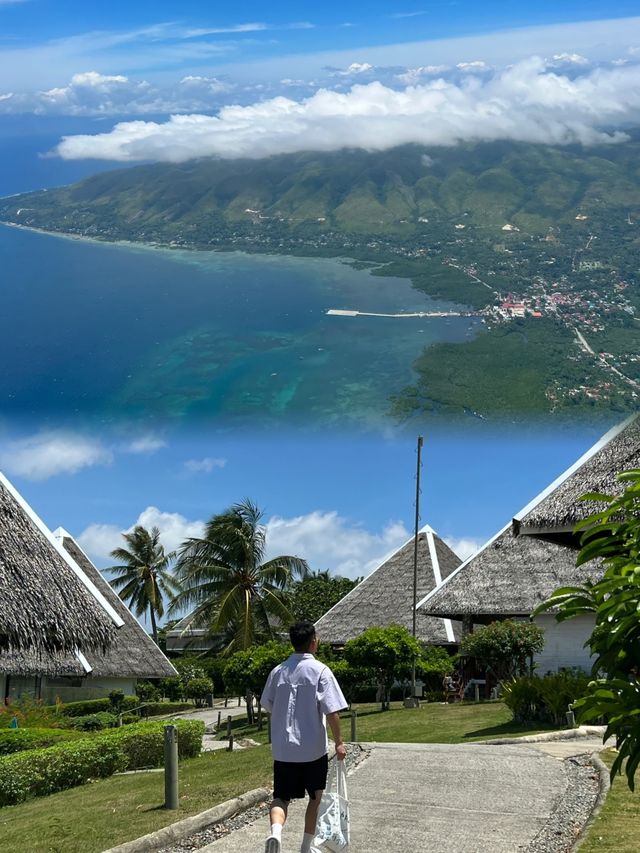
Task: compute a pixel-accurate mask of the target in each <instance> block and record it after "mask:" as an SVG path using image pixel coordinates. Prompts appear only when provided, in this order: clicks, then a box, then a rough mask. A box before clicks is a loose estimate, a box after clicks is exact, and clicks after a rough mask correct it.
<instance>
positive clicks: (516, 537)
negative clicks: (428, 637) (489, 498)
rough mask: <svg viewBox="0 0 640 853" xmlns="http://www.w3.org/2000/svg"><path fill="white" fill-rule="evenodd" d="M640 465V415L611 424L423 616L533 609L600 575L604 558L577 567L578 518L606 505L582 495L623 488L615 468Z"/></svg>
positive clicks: (426, 601) (431, 597)
mask: <svg viewBox="0 0 640 853" xmlns="http://www.w3.org/2000/svg"><path fill="white" fill-rule="evenodd" d="M634 467H636V468H637V467H640V420H639V419H638V417H637V416H634V417H632V418H629V419H627V420H626V421H625V422H624V423H622V424H620V425H619V426H617V427H615V428H614V429H612V430H610V431H609V432H608V433H607V434H606V435H605V436H603V438H601V439H600V441H598V442H597V443H596V444H595V445H594V446H593V447H592V448H591V449H590V450H588V451H587V453H585V454H584V455H583V456H581V457H580V458H579V459H578V460H577V461H576V462H575V463H574V464H573V465H572V466H571V467H570V468H568V469H567V471H565V472H564V473H563V474H562V475H561V476H560V477H558V478H557V479H556V480H554V481H553V483H551V485H550V486H548V487H547V488H546V489H544V491H542V492H541V493H540V494H539V495H538V496H537V497H536V498H534V500H532V501H531V502H530V503H529V504H527V506H525V507H524V509H523V510H521V511H520V512H519V513H517V514H516V515H515V516H514V518H513V519H512V521H511V522H509V524H507V525H506V527H504V528H503V529H502V530H501V531H500V532H499V533H498V534H496V536H494V537H493V538H492V539H490V540H489V542H487V543H486V545H484V546H483V547H482V548H481V549H480V550H479V551H477V552H476V553H475V554H474V555H473V556H471V557H470V558H469V559H468V560H466V561H465V562H464V563H462V565H460V566H459V568H458V569H457V570H456V571H454V572H452V573H451V575H450V576H449V577H448V578H447V579H446V580H445V581H444V583H443V584H442V586H441V587H440V588H438V589H436V590H433V591H432V592H430V593H428V594H427V595H425V596H424V598H423V599H422V600H421V601H420V602H419V604H418V612H419V613H421V614H422V615H423V618H429V617H433V616H435V615H437V616H447V617H449V618H451V619H458V620H460V619H464V618H465V617H473V619H472V621H473V622H478V623H481V622H489V621H492V620H493V619H496V618H504V617H516V616H529V615H530V614H531V612H532V611H533V610H534V609H535V607H536V606H537V605H538V604H539V603H540V602H541V601H543V600H545V599H546V598H548V597H549V596H550V595H551V593H552V592H553V591H554V590H556V589H557V588H558V587H560V586H573V585H579V584H581V583H584V581H585V580H586V579H587V578H590V579H595V578H597V577H599V576H600V574H601V571H602V570H601V564H600V563H599V562H598V561H593V562H591V563H589V564H587V565H585V566H581V567H580V568H577V567H576V549H577V547H578V545H579V538H578V537H577V536H575V535H574V534H573V532H572V530H573V526H574V525H575V523H576V522H577V521H578V520H580V519H582V518H586V517H587V516H589V515H591V514H592V513H593V512H596V511H597V509H598V506H600V505H598V504H596V505H594V503H593V502H591V501H589V502H583V501H580V497H581V496H582V495H583V494H585V493H586V492H593V491H599V492H604V493H609V494H619V493H620V492H621V491H622V486H621V484H620V483H618V482H617V480H616V474H618V473H620V472H621V471H624V470H626V469H629V468H634Z"/></svg>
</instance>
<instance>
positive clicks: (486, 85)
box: [55, 56, 640, 162]
mask: <svg viewBox="0 0 640 853" xmlns="http://www.w3.org/2000/svg"><path fill="white" fill-rule="evenodd" d="M579 59H581V57H580V58H579ZM481 65H482V67H481ZM567 66H569V67H570V69H571V72H570V73H569V71H567V70H565V68H566V67H567ZM456 72H457V73H456V74H454V76H452V77H445V76H436V77H429V78H427V79H421V82H418V83H415V84H413V85H408V86H405V87H402V88H393V87H392V86H390V85H385V84H383V83H382V82H380V81H378V80H375V81H372V82H369V83H356V84H354V85H351V86H350V87H349V88H347V89H346V90H345V91H336V90H334V89H329V88H321V89H318V90H317V91H316V92H315V93H314V94H312V95H310V96H309V97H303V98H299V99H297V100H296V99H294V98H288V97H283V96H277V97H273V98H269V99H266V100H261V101H256V102H254V103H252V104H248V105H246V106H242V105H228V106H224V107H222V108H221V109H220V110H219V112H218V113H217V114H216V115H213V116H212V115H205V114H201V113H191V114H187V115H172V116H171V117H170V118H169V119H168V120H166V121H160V122H158V121H144V120H136V121H124V122H120V123H118V124H116V125H115V126H114V127H113V129H112V130H111V131H109V132H107V133H101V134H95V135H76V136H67V137H64V138H63V139H62V141H61V142H60V144H59V145H58V146H57V147H56V149H55V153H56V154H58V155H59V156H60V157H62V158H64V159H69V160H74V159H84V158H95V159H103V160H113V161H120V162H135V161H141V160H157V161H168V162H181V161H185V160H189V159H193V158H196V157H207V156H217V157H222V158H231V157H253V158H258V157H265V156H269V155H272V154H282V153H293V152H296V151H303V150H319V151H331V150H336V149H340V148H343V147H356V148H365V149H368V150H383V149H386V148H391V147H394V146H397V145H403V144H406V143H419V144H425V145H455V144H458V143H460V142H476V141H494V140H500V139H508V140H513V141H522V142H533V143H548V144H559V145H563V144H572V143H581V144H584V145H593V144H598V143H607V142H617V141H620V140H622V139H624V138H625V135H624V133H623V129H624V127H625V125H626V126H629V125H632V124H634V123H637V122H638V120H639V119H640V65H637V64H629V65H610V66H608V67H596V68H589V69H587V70H585V69H584V66H583V65H582V63H581V62H580V61H576V59H574V57H571V56H567V57H564V56H563V57H554V58H553V60H550V61H549V62H547V61H545V60H543V59H541V58H539V57H532V58H529V59H526V60H524V61H522V62H519V63H517V64H516V65H513V66H511V67H509V68H506V69H502V70H492V69H488V68H487V67H486V66H485V65H484V63H482V64H480V63H479V62H478V64H476V65H475V66H474V68H473V69H472V70H471V71H469V69H468V68H465V69H459V68H458V69H456ZM420 77H421V75H420ZM85 78H87V75H85ZM102 82H103V83H104V85H114V86H116V85H120V84H121V81H120V80H110V81H106V82H105V81H102Z"/></svg>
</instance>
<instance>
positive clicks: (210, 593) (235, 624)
mask: <svg viewBox="0 0 640 853" xmlns="http://www.w3.org/2000/svg"><path fill="white" fill-rule="evenodd" d="M262 515H263V513H262V512H261V511H260V510H259V509H258V507H257V506H256V505H255V504H254V503H252V502H251V501H250V500H244V501H242V502H241V503H238V504H234V505H233V506H231V507H230V508H229V509H227V510H225V511H224V512H223V513H221V514H220V515H214V516H213V517H212V518H211V519H209V521H208V522H207V525H206V527H205V532H204V536H203V537H202V538H201V539H188V540H187V541H186V542H185V543H184V544H183V545H182V547H181V548H180V549H179V552H178V560H177V563H176V576H177V577H178V579H179V581H180V585H181V587H182V591H181V592H180V593H179V594H178V595H177V596H176V598H175V599H174V601H173V603H172V604H171V609H172V610H174V611H175V610H178V609H181V608H185V607H192V608H194V609H193V611H192V613H191V619H190V620H189V627H190V628H203V627H204V628H208V629H209V630H210V631H211V633H218V634H224V635H225V636H226V639H227V645H226V648H225V652H226V653H231V652H233V651H237V650H239V649H246V648H248V647H249V646H251V645H253V644H254V643H255V642H256V641H258V640H262V639H265V638H273V637H274V635H275V633H276V631H275V630H274V623H275V624H276V625H282V624H287V623H288V622H290V621H291V619H292V616H291V612H290V610H289V606H288V603H287V598H288V588H289V586H290V584H291V582H292V581H293V580H294V579H297V578H302V577H305V576H306V574H307V571H308V566H307V562H306V560H302V559H301V558H300V557H291V556H280V557H274V558H273V559H271V560H267V561H265V560H264V556H265V551H266V531H265V528H264V526H262V525H261V524H260V521H261V519H262Z"/></svg>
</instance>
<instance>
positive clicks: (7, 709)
mask: <svg viewBox="0 0 640 853" xmlns="http://www.w3.org/2000/svg"><path fill="white" fill-rule="evenodd" d="M14 717H15V718H16V719H17V721H18V724H19V725H20V726H37V727H38V728H45V729H46V728H56V727H57V725H58V722H57V714H56V708H55V707H53V708H52V707H50V706H46V705H44V704H43V702H42V701H41V700H40V699H33V698H32V697H31V696H20V697H19V698H18V699H13V700H11V701H10V702H8V704H6V705H0V729H4V728H7V727H8V726H10V725H11V720H12V719H13V718H14Z"/></svg>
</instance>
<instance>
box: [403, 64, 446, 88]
mask: <svg viewBox="0 0 640 853" xmlns="http://www.w3.org/2000/svg"><path fill="white" fill-rule="evenodd" d="M450 70H451V68H450V66H449V65H420V66H419V67H418V68H408V69H407V70H406V71H403V72H402V73H401V74H396V76H395V79H396V80H398V81H399V82H400V83H403V84H404V85H405V86H416V85H417V84H418V83H420V81H421V80H423V79H424V78H425V77H435V76H436V75H442V74H444V73H445V72H447V71H450Z"/></svg>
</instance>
